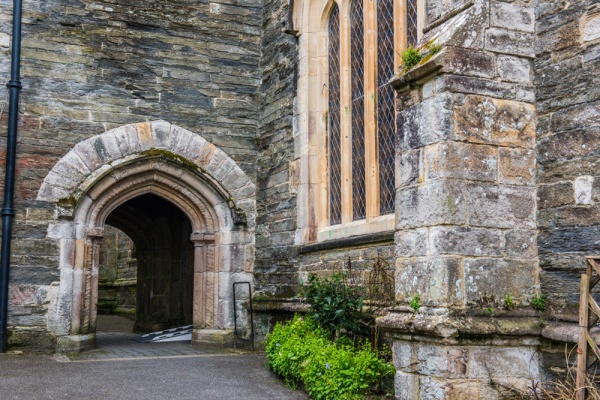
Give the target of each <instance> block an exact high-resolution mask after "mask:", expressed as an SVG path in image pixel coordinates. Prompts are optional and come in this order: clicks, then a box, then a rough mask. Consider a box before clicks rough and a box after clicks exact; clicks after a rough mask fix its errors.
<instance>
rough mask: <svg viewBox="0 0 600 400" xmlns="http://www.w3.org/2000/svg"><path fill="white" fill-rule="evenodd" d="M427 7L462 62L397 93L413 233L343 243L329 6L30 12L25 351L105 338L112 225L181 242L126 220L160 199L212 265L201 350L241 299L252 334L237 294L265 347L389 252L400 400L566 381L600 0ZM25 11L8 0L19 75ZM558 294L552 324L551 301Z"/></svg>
mask: <svg viewBox="0 0 600 400" xmlns="http://www.w3.org/2000/svg"><path fill="white" fill-rule="evenodd" d="M424 3H425V4H424V7H423V8H422V9H423V10H424V12H425V13H426V16H425V18H424V21H425V25H424V36H423V37H422V39H421V40H420V42H419V47H418V48H419V49H422V50H424V51H425V50H426V49H427V48H429V46H430V45H431V43H436V44H440V45H441V50H440V51H439V52H438V53H436V54H434V55H433V56H431V57H428V58H427V59H425V60H423V61H422V62H421V63H420V64H419V65H417V66H416V67H414V68H412V69H410V70H408V71H403V72H402V73H401V74H399V75H397V76H396V77H394V78H393V79H392V81H391V82H390V84H391V85H392V86H393V87H394V89H395V90H396V97H397V102H396V107H397V118H396V131H397V135H396V166H395V168H396V171H395V172H396V174H395V175H396V210H395V215H394V218H393V221H392V219H391V217H390V219H389V222H393V224H390V227H389V229H387V228H386V229H387V230H382V229H380V227H381V226H386V227H387V225H385V224H382V225H381V226H379V228H377V229H379V231H377V232H375V234H373V233H372V232H370V231H369V232H368V234H365V233H364V232H363V233H361V234H360V235H357V236H353V237H351V238H350V240H347V239H348V238H343V237H342V238H339V237H336V239H335V240H326V239H323V238H326V237H327V235H328V234H331V235H332V236H331V237H333V236H335V235H334V234H333V233H331V232H325V233H323V232H317V231H315V230H314V229H313V228H314V227H316V226H318V224H317V223H316V222H315V221H314V219H315V214H314V207H312V208H311V207H307V204H308V199H310V198H315V197H314V196H313V194H312V193H311V190H316V189H314V187H312V186H310V185H305V182H306V181H307V180H306V176H308V175H310V174H315V173H317V172H315V171H314V170H312V169H311V165H310V162H311V160H310V159H311V157H312V156H311V154H313V153H310V151H312V150H314V149H312V150H311V149H310V146H313V145H314V143H322V142H318V141H317V142H314V141H311V140H312V139H310V138H309V135H308V133H307V132H308V131H309V130H310V129H313V127H314V126H316V125H318V124H321V123H322V122H323V121H325V120H326V118H323V115H320V114H319V112H320V111H319V112H314V110H307V109H306V107H305V106H304V103H303V101H305V100H306V98H307V96H308V95H309V94H313V93H316V92H315V88H307V87H306V86H307V83H306V82H307V75H309V74H310V73H311V72H310V71H313V70H312V69H311V68H313V67H314V66H315V65H316V64H314V63H319V62H322V60H323V57H322V55H319V57H321V58H318V57H317V58H315V59H312V60H311V59H309V58H310V57H309V56H308V55H310V54H312V53H310V52H308V51H307V46H311V45H314V44H315V43H314V40H315V39H316V38H317V37H318V35H316V34H315V32H312V31H308V32H306V31H303V28H302V24H300V23H298V21H300V20H301V18H300V16H299V15H300V14H302V13H304V11H303V10H308V9H309V8H310V4H312V3H310V2H309V1H300V0H295V1H294V2H291V3H290V2H288V1H284V0H265V1H253V0H222V1H216V2H211V3H202V2H201V3H194V4H190V3H189V2H185V1H181V0H169V1H158V0H146V1H143V2H142V1H130V2H127V4H126V5H123V4H117V3H115V2H113V1H107V0H102V1H96V2H94V3H90V2H88V1H82V0H69V1H59V0H49V1H46V2H29V3H26V7H25V12H24V42H23V71H22V76H23V84H24V89H23V92H22V102H21V106H20V125H19V135H20V136H19V148H18V151H19V155H18V159H17V187H16V212H17V215H16V220H15V224H14V241H13V253H12V266H11V275H10V294H9V295H10V299H9V314H10V317H9V321H8V323H9V329H10V338H9V342H10V345H11V346H12V347H22V348H24V349H26V350H28V351H42V352H53V351H58V352H63V353H69V352H77V351H82V350H85V349H86V348H90V347H92V346H94V339H95V336H94V330H95V316H96V314H97V313H98V310H97V309H96V307H97V306H98V305H99V304H98V300H99V298H101V296H100V295H101V294H99V293H98V280H99V276H98V274H99V269H98V267H99V264H100V259H101V254H102V247H101V246H100V243H101V239H102V237H107V234H106V233H105V230H104V226H103V224H104V221H106V220H107V218H108V217H109V216H110V215H112V217H110V218H109V219H108V221H112V222H113V223H114V225H116V226H117V227H120V228H124V229H125V230H127V234H128V235H129V234H130V233H131V235H132V238H133V241H134V242H135V241H136V240H140V239H139V238H141V237H142V236H143V235H144V234H148V235H149V237H150V236H151V237H152V238H153V240H155V243H154V245H156V246H159V245H158V244H156V243H159V242H160V238H159V236H160V232H161V230H160V229H155V230H153V231H152V232H153V234H152V235H150V234H149V233H148V232H143V229H140V228H139V227H140V226H143V224H142V223H137V222H136V221H139V222H143V221H146V220H147V219H148V218H150V217H152V218H154V217H160V216H156V215H150V214H152V213H150V214H144V213H142V212H140V209H139V208H137V209H136V208H135V207H131V208H120V209H119V210H120V211H119V212H117V213H113V211H114V210H116V209H118V207H120V205H121V204H123V203H125V202H127V201H129V200H130V199H132V198H135V197H136V196H141V195H143V194H148V193H151V194H154V195H156V196H159V197H162V198H163V199H166V200H168V201H170V202H172V203H173V204H175V205H177V207H179V209H180V210H181V211H182V212H183V213H184V214H185V216H187V218H188V219H189V222H190V223H191V228H190V229H191V232H192V233H191V235H190V234H189V232H188V233H187V236H185V238H183V239H178V240H183V241H185V242H186V243H187V241H188V238H189V240H190V241H191V243H192V245H189V244H187V247H185V249H186V250H185V252H187V254H188V256H189V258H186V257H187V256H186V257H183V256H182V257H179V258H180V259H181V260H193V265H191V266H190V268H191V269H190V271H191V272H190V274H193V278H190V279H193V288H192V291H193V294H192V296H193V299H194V300H193V309H192V311H191V312H192V319H193V324H194V325H195V333H194V335H195V336H194V337H196V338H197V339H198V340H200V339H199V338H206V337H210V335H211V333H210V332H213V330H215V329H216V330H219V332H225V333H226V334H228V333H227V331H226V330H227V329H231V328H232V323H233V322H232V320H233V315H234V314H233V313H234V306H235V308H236V309H237V312H238V314H237V316H238V317H239V319H238V322H240V323H241V325H242V330H244V332H245V334H248V329H247V328H248V325H247V321H248V318H247V317H248V316H247V313H246V312H245V307H246V306H247V304H248V303H247V298H246V297H244V296H245V295H242V296H241V299H240V298H238V299H237V300H238V303H237V304H235V305H234V304H233V301H232V299H231V294H232V293H231V285H232V283H233V282H236V281H250V282H252V283H253V293H254V296H255V302H254V306H255V310H256V315H255V322H256V324H257V326H256V330H257V334H258V335H259V337H264V335H265V334H266V333H267V332H268V330H269V329H270V327H272V325H273V323H274V322H276V321H279V320H282V319H285V318H289V316H291V315H292V314H293V313H294V312H303V311H306V305H304V304H302V303H301V302H299V301H298V300H297V298H296V296H297V294H298V292H299V287H300V282H301V281H303V280H305V279H306V277H307V276H308V274H310V273H316V274H319V275H323V276H326V275H329V274H331V273H333V272H336V271H341V270H344V269H345V270H348V267H349V266H351V269H352V271H351V273H352V277H353V279H356V281H357V282H360V281H362V282H364V281H365V280H366V277H367V272H368V270H369V269H370V268H371V267H372V266H373V264H374V263H375V261H376V260H378V259H380V260H383V261H384V262H385V263H387V265H388V267H389V272H390V274H392V275H394V280H395V282H394V287H395V293H394V294H395V302H396V304H395V306H394V307H392V308H391V309H390V310H389V311H388V312H387V313H386V314H385V315H383V316H382V317H380V318H379V319H378V322H377V323H378V325H379V328H380V331H381V332H383V333H384V334H385V335H386V337H387V338H388V339H389V340H390V341H391V343H392V352H393V357H394V364H395V366H396V370H397V373H396V376H395V387H396V398H398V399H406V400H408V399H411V400H412V399H417V398H419V399H436V400H437V399H463V398H468V399H481V400H484V399H485V400H487V399H495V398H497V397H498V390H497V389H498V384H502V385H512V386H517V387H524V386H526V385H527V384H529V383H530V381H531V379H534V380H540V379H543V378H544V377H547V376H554V375H553V374H555V373H556V371H560V368H564V355H563V350H562V349H563V348H564V347H562V346H564V344H565V343H567V344H569V343H573V342H574V340H575V335H574V332H575V327H576V320H577V315H576V313H577V307H578V292H579V275H580V274H581V273H582V272H583V268H584V255H587V254H591V253H599V252H600V239H599V238H600V205H599V201H600V189H599V187H600V186H599V185H600V175H599V173H598V170H599V168H598V163H599V150H598V149H599V148H600V98H599V97H600V91H599V90H598V87H600V75H599V70H598V68H599V65H600V64H599V62H600V61H599V60H600V6H599V5H598V4H597V2H596V1H592V0H582V1H577V2H566V1H562V0H550V1H547V0H545V1H541V0H533V1H531V0H506V1H504V0H464V1H446V0H426V1H425V2H424ZM318 13H322V10H318ZM302 15H313V14H311V13H308V12H307V13H306V14H302ZM319 15H321V14H319ZM10 20H11V9H10V5H9V2H7V1H4V2H2V1H0V75H2V76H7V75H8V68H9V62H8V60H9V45H10ZM307 54H308V55H307ZM311 63H312V64H311ZM4 93H6V92H4ZM5 98H6V97H5V94H2V93H0V135H5V134H6V133H5V132H6V107H4V105H5ZM5 142H6V137H5V136H0V146H1V148H2V152H0V158H1V159H2V160H0V169H2V170H1V171H0V173H1V175H0V180H1V179H4V174H3V172H4V169H3V168H4V162H3V160H4V151H5ZM323 142H324V141H323ZM0 183H2V182H1V181H0ZM311 196H312V197H311ZM123 210H125V211H123ZM127 213H128V214H127ZM127 216H130V218H127ZM136 218H137V220H136ZM152 218H150V219H152ZM156 220H157V221H158V220H159V218H157V219H156ZM127 221H129V222H127ZM384 222H385V221H384ZM167 225H168V224H167ZM167 225H164V226H167ZM307 227H308V229H307ZM311 229H312V230H311ZM181 232H183V231H181ZM181 232H180V233H181ZM186 232H187V231H186ZM365 232H366V231H365ZM336 234H339V233H336ZM136 235H137V236H136ZM153 235H154V236H153ZM106 243H108V241H107V242H105V245H106ZM177 243H179V242H177ZM165 254H166V253H165ZM147 258H148V260H149V259H150V258H151V257H147ZM181 260H180V261H181ZM148 262H150V261H148ZM186 262H187V261H186ZM103 276H104V278H106V277H107V272H104V275H103ZM173 279H175V278H173ZM104 280H105V281H106V279H104ZM136 281H137V284H139V282H144V280H143V279H141V280H137V278H136ZM540 293H544V294H546V295H547V297H548V305H549V307H548V310H547V311H546V312H545V313H544V314H543V315H542V317H543V323H540V315H538V313H537V312H535V311H534V310H533V309H532V307H531V304H530V303H531V300H532V297H533V296H534V295H539V294H540ZM416 295H418V296H419V298H420V303H421V308H420V310H419V312H418V313H416V314H414V313H413V311H412V309H411V308H410V307H409V305H408V304H409V302H410V300H411V299H413V298H414V296H416ZM507 295H509V296H510V298H511V299H512V302H513V305H512V306H511V307H507V306H506V303H505V298H506V296H507ZM159 297H160V296H159ZM126 300H127V299H124V301H126ZM110 301H113V300H110ZM157 301H163V300H160V299H159V300H157ZM113 302H114V301H113ZM124 304H125V303H124ZM100 305H102V304H100ZM127 307H129V309H130V308H131V307H130V305H129V304H127ZM202 340H204V339H202ZM561 363H563V364H562V365H561Z"/></svg>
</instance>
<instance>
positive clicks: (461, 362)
mask: <svg viewBox="0 0 600 400" xmlns="http://www.w3.org/2000/svg"><path fill="white" fill-rule="evenodd" d="M467 360H468V352H467V348H464V347H457V346H440V345H436V344H419V345H418V346H417V362H418V364H417V370H418V372H419V373H420V374H421V375H426V376H435V377H444V378H467Z"/></svg>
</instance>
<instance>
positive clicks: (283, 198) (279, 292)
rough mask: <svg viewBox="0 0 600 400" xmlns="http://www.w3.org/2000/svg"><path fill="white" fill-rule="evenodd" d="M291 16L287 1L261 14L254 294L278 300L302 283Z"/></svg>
mask: <svg viewBox="0 0 600 400" xmlns="http://www.w3.org/2000/svg"><path fill="white" fill-rule="evenodd" d="M289 12H290V10H289V3H288V1H287V0H266V1H265V2H264V8H263V11H262V16H263V37H262V46H263V58H262V60H261V74H262V75H261V77H262V84H261V87H260V93H261V104H262V107H261V111H260V120H259V137H258V148H259V157H258V163H257V175H258V185H257V198H256V202H257V212H258V217H257V221H256V225H257V226H256V261H255V267H254V272H255V285H256V287H255V291H256V292H257V293H258V294H259V295H262V296H267V297H269V296H276V297H278V298H287V297H291V296H293V295H294V294H295V293H296V290H297V284H298V276H297V273H296V271H297V262H298V255H297V250H296V247H295V245H294V237H295V232H296V215H297V209H296V205H297V203H296V190H295V189H296V188H295V177H296V174H297V171H296V170H295V168H294V167H295V165H296V164H295V161H294V158H295V156H294V136H293V132H292V118H293V103H294V101H293V99H294V96H295V90H296V68H297V66H296V38H295V37H294V36H293V35H291V34H288V33H285V32H284V30H285V29H287V28H288V26H287V22H288V18H289Z"/></svg>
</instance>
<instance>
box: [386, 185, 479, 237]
mask: <svg viewBox="0 0 600 400" xmlns="http://www.w3.org/2000/svg"><path fill="white" fill-rule="evenodd" d="M465 194H466V185H465V184H464V183H463V182H462V181H459V180H442V181H433V182H431V183H428V184H427V185H424V186H420V187H411V188H408V189H400V190H398V194H397V196H396V221H397V228H398V229H406V228H418V227H424V226H432V225H440V224H461V223H464V222H466V217H467V215H466V204H465V203H466V197H465Z"/></svg>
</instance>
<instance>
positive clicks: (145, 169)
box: [37, 121, 256, 352]
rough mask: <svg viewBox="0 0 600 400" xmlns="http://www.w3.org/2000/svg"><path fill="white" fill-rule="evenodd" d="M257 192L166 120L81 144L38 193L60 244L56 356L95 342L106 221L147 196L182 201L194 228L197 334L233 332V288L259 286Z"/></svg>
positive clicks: (225, 160)
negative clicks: (51, 208) (52, 211)
mask: <svg viewBox="0 0 600 400" xmlns="http://www.w3.org/2000/svg"><path fill="white" fill-rule="evenodd" d="M255 192H256V189H255V186H254V184H253V183H252V182H251V181H250V179H249V178H248V177H247V175H246V174H245V173H244V172H243V171H242V170H241V169H240V168H239V166H238V165H237V164H236V163H235V161H233V160H232V159H231V158H230V157H229V156H227V154H226V153H225V152H223V151H222V150H220V149H218V148H217V147H215V146H214V145H212V144H211V143H209V142H208V141H206V140H205V139H204V138H202V137H201V136H200V135H198V134H195V133H192V132H190V131H188V130H185V129H183V128H180V127H178V126H176V125H171V124H169V123H167V122H165V121H154V122H146V123H139V124H134V125H126V126H122V127H119V128H116V129H113V130H110V131H107V132H105V133H103V134H101V135H97V136H93V137H91V138H88V139H86V140H84V141H82V142H80V143H78V144H77V145H75V146H74V148H73V149H72V150H71V151H69V152H68V153H67V154H66V155H65V156H64V157H63V158H61V159H60V160H59V161H58V162H57V163H56V165H55V166H54V167H53V168H52V170H51V171H50V172H49V173H48V175H47V176H46V178H45V179H44V183H43V184H42V186H41V188H40V190H39V192H38V197H37V200H41V201H47V202H50V203H54V204H55V207H56V219H55V221H53V222H52V223H51V224H50V225H49V227H48V236H49V237H50V238H53V239H55V240H57V241H58V242H59V243H60V261H59V263H60V265H59V267H60V281H59V282H56V283H54V284H53V286H55V287H56V290H55V291H54V295H53V296H52V298H51V302H50V310H49V318H48V328H49V330H50V331H51V332H53V333H54V334H55V335H56V336H57V337H58V351H59V352H73V351H79V350H81V349H84V348H88V347H92V346H93V344H94V338H95V335H94V332H95V322H96V303H97V291H98V268H99V243H100V240H101V239H102V237H103V236H104V225H105V221H106V218H107V217H108V216H109V214H110V213H111V212H112V211H113V210H114V209H116V208H117V207H118V206H120V205H121V204H123V203H125V202H126V201H127V200H130V199H132V198H135V197H138V196H140V195H143V194H149V193H151V194H154V195H156V196H159V197H162V198H164V199H166V200H168V201H170V202H171V203H173V204H174V205H176V206H177V207H178V208H180V209H181V211H182V212H183V213H184V214H185V215H186V216H187V217H188V219H189V220H190V222H191V224H192V234H191V237H190V240H191V241H192V242H193V245H194V294H193V303H194V304H193V321H194V337H195V338H199V337H201V336H202V334H203V330H205V329H229V328H231V327H232V325H233V322H232V321H233V309H234V308H233V304H232V300H231V287H232V285H231V284H232V283H233V282H235V281H252V270H253V255H254V223H255V216H256V203H255Z"/></svg>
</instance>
